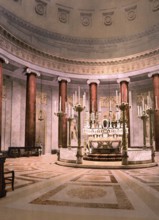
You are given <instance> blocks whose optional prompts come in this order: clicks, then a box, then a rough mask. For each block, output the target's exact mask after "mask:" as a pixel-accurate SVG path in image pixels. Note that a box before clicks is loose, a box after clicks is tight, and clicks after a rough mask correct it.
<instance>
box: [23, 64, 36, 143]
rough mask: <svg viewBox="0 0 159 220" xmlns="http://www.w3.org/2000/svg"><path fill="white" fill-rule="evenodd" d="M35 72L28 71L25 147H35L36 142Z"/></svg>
mask: <svg viewBox="0 0 159 220" xmlns="http://www.w3.org/2000/svg"><path fill="white" fill-rule="evenodd" d="M37 74H38V75H39V73H37V72H36V71H34V70H31V69H29V68H28V69H27V88H26V117H25V147H34V146H35V141H36V76H37Z"/></svg>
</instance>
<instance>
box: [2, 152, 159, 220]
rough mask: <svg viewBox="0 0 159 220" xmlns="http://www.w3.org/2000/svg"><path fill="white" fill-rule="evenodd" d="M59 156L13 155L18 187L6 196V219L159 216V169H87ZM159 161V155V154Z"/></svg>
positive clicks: (141, 219) (138, 219)
mask: <svg viewBox="0 0 159 220" xmlns="http://www.w3.org/2000/svg"><path fill="white" fill-rule="evenodd" d="M55 161H56V155H45V156H44V155H43V156H40V157H28V158H16V159H7V160H6V163H5V169H8V170H12V169H14V171H15V190H14V191H11V190H10V188H9V186H8V192H7V196H6V197H5V198H2V199H0V216H1V219H3V220H10V219H16V220H22V219H23V220H41V219H47V220H50V219H51V220H52V219H55V220H62V219H65V220H74V219H76V220H78V219H82V220H86V219H87V220H90V219H91V220H95V219H96V220H97V219H98V220H104V219H108V220H120V219H122V220H150V219H151V220H158V219H159V217H158V216H159V167H158V166H157V167H153V168H146V169H131V170H106V169H101V170H99V169H82V168H70V167H63V166H59V165H56V164H55ZM156 161H157V162H158V163H159V154H158V155H157V156H156Z"/></svg>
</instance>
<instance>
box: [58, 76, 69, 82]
mask: <svg viewBox="0 0 159 220" xmlns="http://www.w3.org/2000/svg"><path fill="white" fill-rule="evenodd" d="M57 80H58V81H59V82H61V81H62V80H64V81H66V82H68V83H69V82H71V79H70V78H66V77H61V76H59V77H58V78H57Z"/></svg>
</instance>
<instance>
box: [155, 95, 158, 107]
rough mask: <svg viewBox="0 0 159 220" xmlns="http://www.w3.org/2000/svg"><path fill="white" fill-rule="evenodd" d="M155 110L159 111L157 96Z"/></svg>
mask: <svg viewBox="0 0 159 220" xmlns="http://www.w3.org/2000/svg"><path fill="white" fill-rule="evenodd" d="M155 109H156V110H158V102H157V96H155Z"/></svg>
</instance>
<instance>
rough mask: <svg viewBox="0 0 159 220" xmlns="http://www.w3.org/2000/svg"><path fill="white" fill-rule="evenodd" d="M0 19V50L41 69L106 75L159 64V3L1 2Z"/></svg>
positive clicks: (158, 0)
mask: <svg viewBox="0 0 159 220" xmlns="http://www.w3.org/2000/svg"><path fill="white" fill-rule="evenodd" d="M0 15H1V36H2V37H1V42H2V48H3V49H4V50H7V51H8V52H9V53H12V54H13V55H14V56H16V57H18V58H20V59H21V58H22V59H23V60H25V61H27V62H29V63H34V64H35V65H38V66H41V67H44V68H45V69H49V70H53V71H60V72H67V73H70V74H82V75H83V74H84V75H89V74H94V75H96V74H98V75H103V74H104V75H105V74H121V73H127V72H134V71H137V70H143V69H145V68H151V67H154V66H155V67H157V66H158V64H159V54H158V53H159V45H158V42H159V0H140V1H139V0H120V1H119V0H112V1H109V0H100V1H99V0H80V1H74V0H67V1H66V0H56V1H55V0H30V1H24V0H12V1H10V0H6V1H1V7H0ZM6 40H7V42H6ZM4 41H5V42H4ZM157 68H158V67H157Z"/></svg>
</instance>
